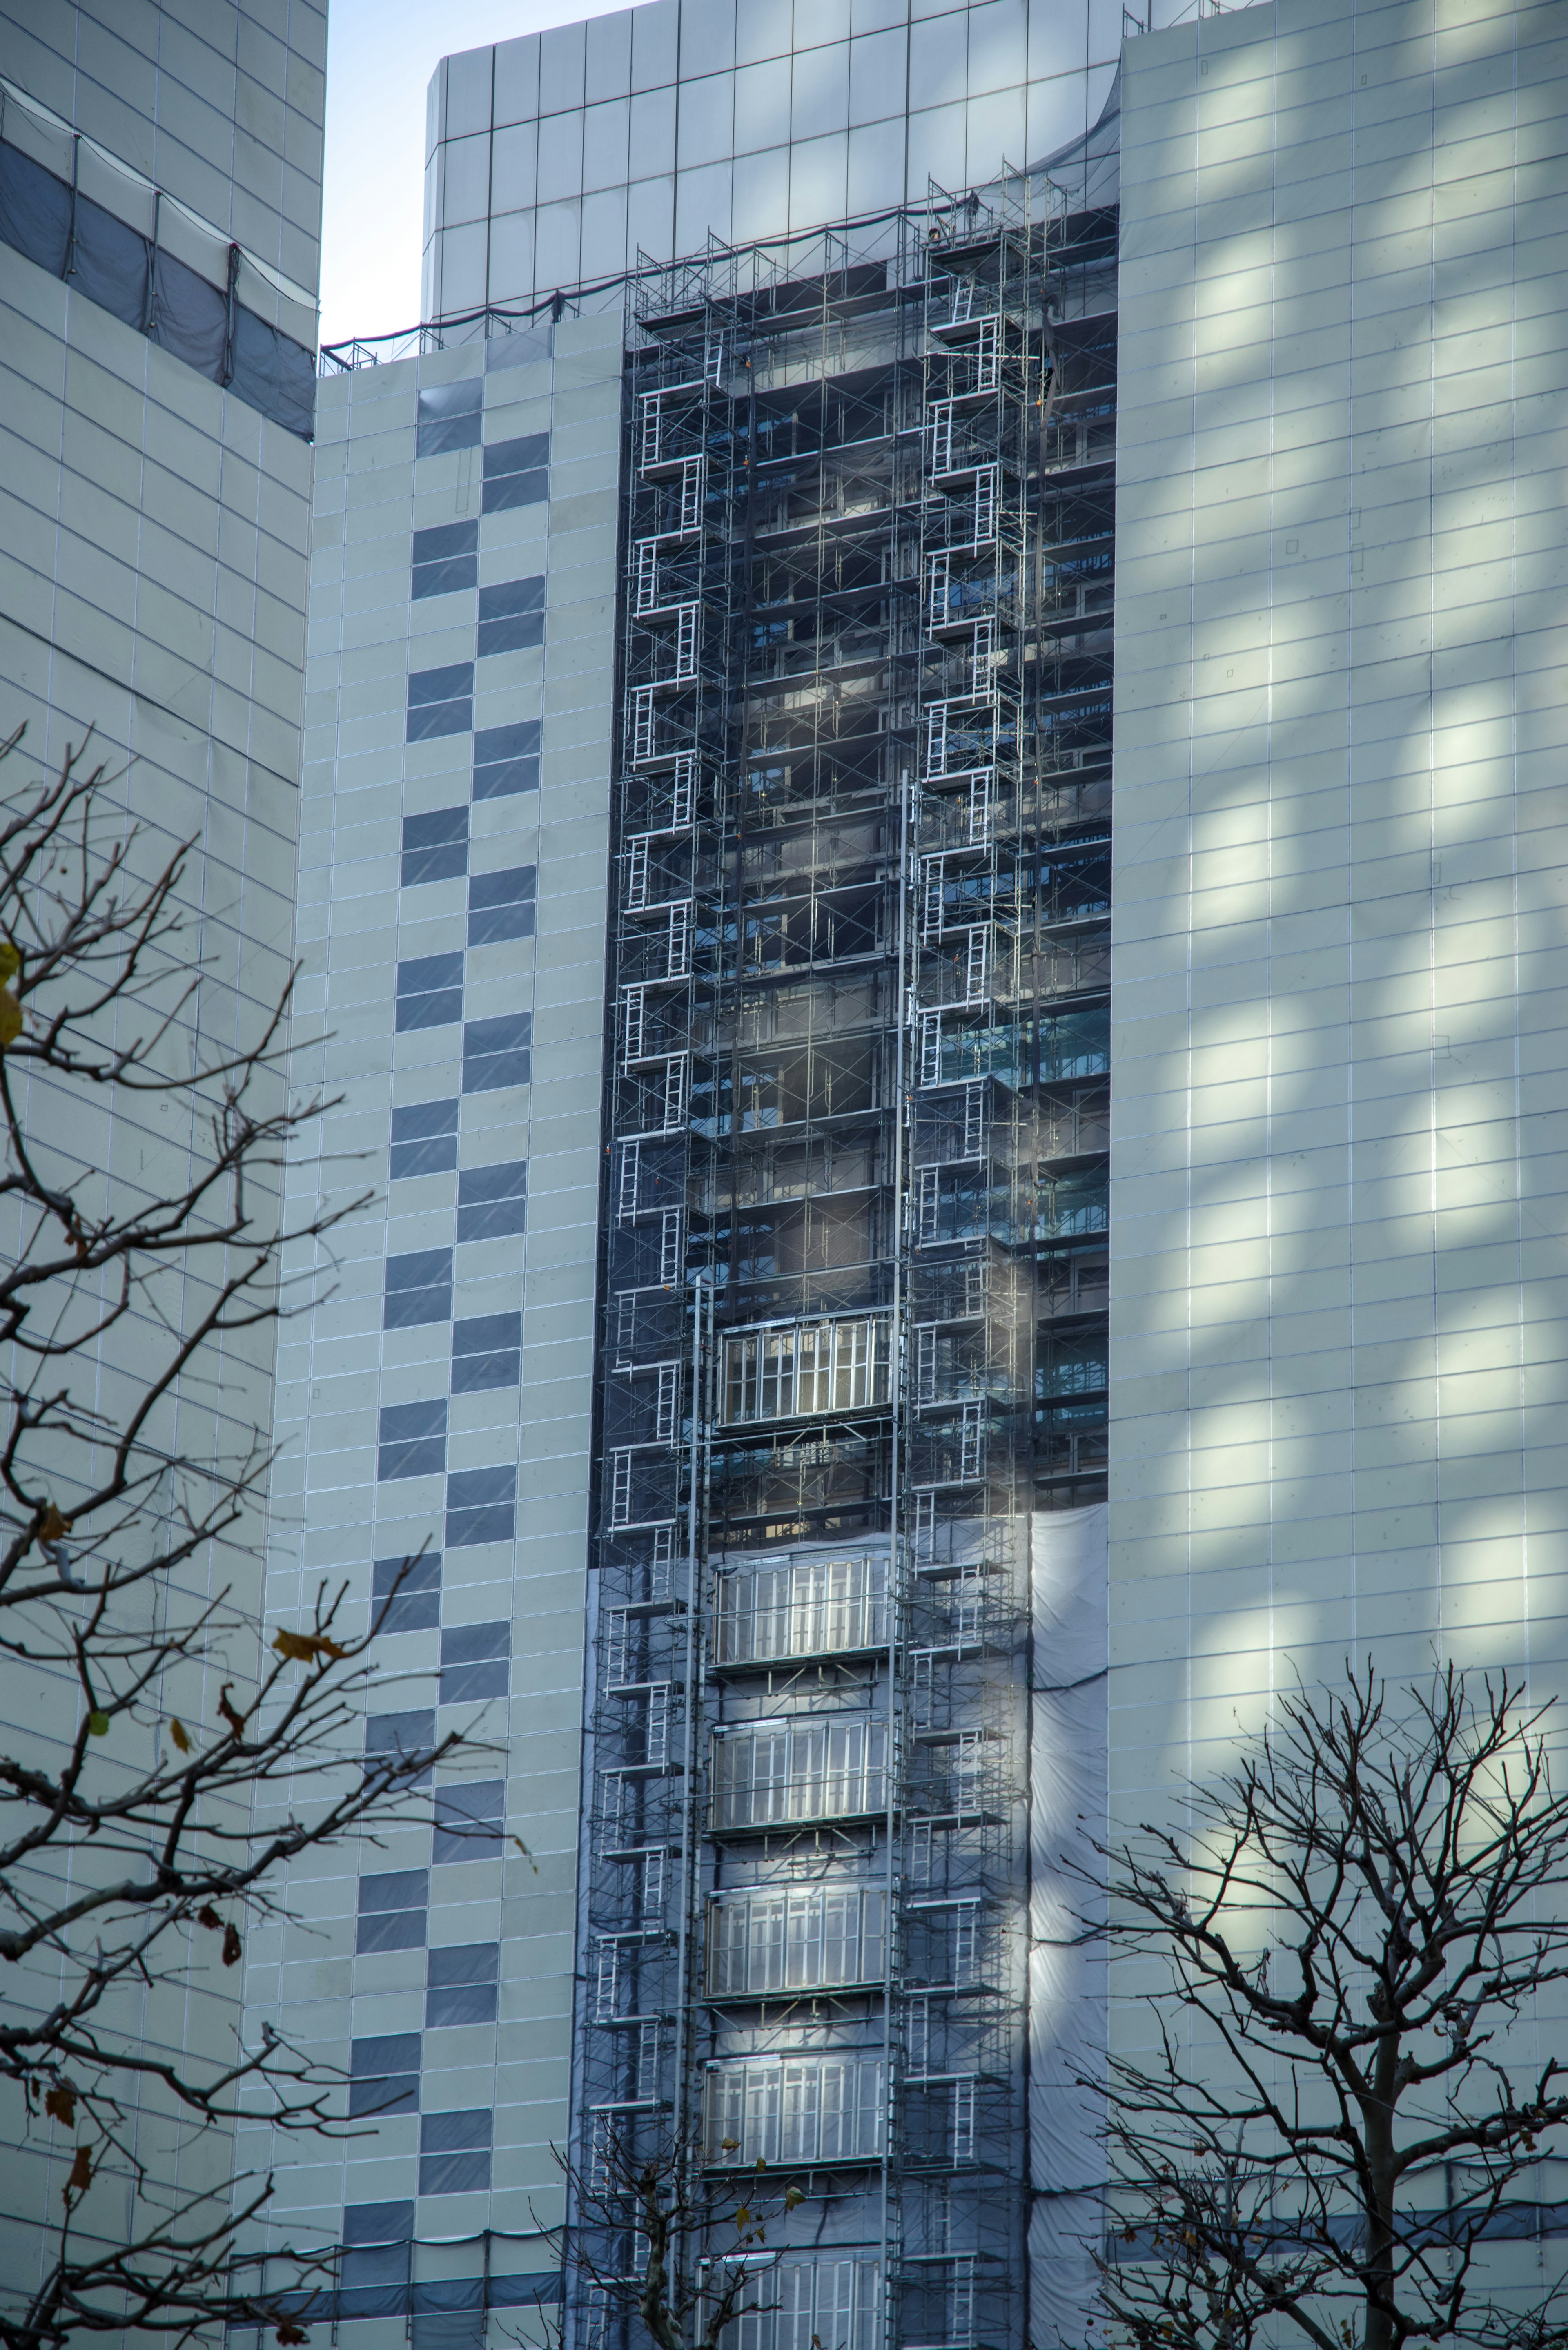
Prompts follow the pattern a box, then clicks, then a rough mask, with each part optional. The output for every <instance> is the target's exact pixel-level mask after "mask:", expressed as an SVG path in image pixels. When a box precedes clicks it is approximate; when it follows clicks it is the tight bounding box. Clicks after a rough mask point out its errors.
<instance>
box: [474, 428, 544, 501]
mask: <svg viewBox="0 0 1568 2350" xmlns="http://www.w3.org/2000/svg"><path fill="white" fill-rule="evenodd" d="M549 468H550V436H549V434H548V433H547V432H524V434H523V435H522V436H521V438H520V439H518V440H515V441H493V442H491V444H490V446H489V448H488V449H487V450H486V451H485V452H484V494H483V502H482V503H483V511H484V512H485V513H486V514H505V513H507V512H508V511H509V510H510V509H511V508H512V507H514V506H535V505H537V504H539V503H540V501H541V499H544V498H547V497H548V496H549V494H550V471H549Z"/></svg>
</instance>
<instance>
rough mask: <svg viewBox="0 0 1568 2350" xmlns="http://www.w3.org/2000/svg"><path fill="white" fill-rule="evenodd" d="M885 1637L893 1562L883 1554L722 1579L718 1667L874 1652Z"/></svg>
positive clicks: (804, 1562)
mask: <svg viewBox="0 0 1568 2350" xmlns="http://www.w3.org/2000/svg"><path fill="white" fill-rule="evenodd" d="M887 1638H888V1562H887V1560H886V1558H884V1557H881V1556H879V1555H872V1556H869V1557H867V1556H861V1557H851V1558H812V1559H797V1560H796V1561H794V1563H793V1564H792V1565H787V1566H759V1567H754V1568H738V1569H735V1570H732V1571H729V1572H726V1573H724V1574H722V1575H720V1577H719V1580H718V1588H717V1591H716V1593H715V1602H714V1623H713V1661H714V1663H715V1664H720V1665H742V1664H753V1663H756V1664H765V1663H770V1662H772V1661H773V1660H774V1659H782V1658H784V1657H815V1656H823V1655H826V1654H830V1653H832V1652H833V1651H834V1650H836V1649H842V1648H880V1647H881V1646H882V1645H883V1643H884V1642H885V1641H886V1639H887Z"/></svg>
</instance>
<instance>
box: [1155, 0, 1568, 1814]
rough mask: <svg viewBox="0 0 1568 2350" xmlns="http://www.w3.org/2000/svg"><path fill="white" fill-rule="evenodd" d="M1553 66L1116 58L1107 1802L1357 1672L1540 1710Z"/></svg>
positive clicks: (1514, 11)
mask: <svg viewBox="0 0 1568 2350" xmlns="http://www.w3.org/2000/svg"><path fill="white" fill-rule="evenodd" d="M1562 36H1563V20H1562V16H1561V12H1560V11H1558V10H1555V9H1552V8H1551V7H1549V6H1544V5H1542V6H1520V7H1512V6H1510V5H1501V0H1441V5H1431V0H1362V5H1350V0H1279V4H1278V5H1277V6H1275V7H1273V8H1272V9H1259V10H1256V11H1254V12H1252V13H1251V14H1248V15H1246V16H1227V17H1223V18H1220V19H1219V20H1210V21H1206V22H1205V23H1203V24H1202V25H1201V26H1187V27H1183V28H1181V29H1179V30H1173V31H1170V32H1167V33H1165V34H1162V35H1159V36H1156V37H1154V38H1151V39H1148V40H1145V41H1138V42H1135V43H1133V44H1131V45H1130V46H1129V48H1128V51H1127V60H1126V66H1125V68H1124V82H1123V91H1124V96H1123V125H1124V152H1123V165H1122V195H1123V265H1122V354H1123V376H1122V392H1121V410H1120V437H1119V457H1118V503H1117V532H1118V541H1117V564H1118V581H1117V590H1118V592H1117V604H1116V879H1115V889H1116V931H1115V950H1114V964H1113V973H1114V980H1113V1008H1114V1014H1115V1030H1114V1047H1113V1069H1114V1080H1113V1103H1114V1122H1115V1124H1114V1132H1115V1139H1114V1143H1113V1153H1112V1162H1111V1168H1112V1209H1111V1231H1112V1281H1113V1290H1112V1316H1111V1340H1112V1361H1111V1458H1112V1482H1111V1496H1112V1498H1111V1505H1110V1507H1111V1521H1110V1523H1111V1608H1112V1636H1111V1637H1112V1644H1113V1648H1112V1654H1113V1663H1114V1675H1113V1684H1112V1711H1111V1721H1112V1763H1111V1772H1112V1777H1111V1810H1112V1816H1113V1818H1116V1816H1117V1815H1118V1814H1122V1815H1130V1816H1132V1817H1134V1818H1137V1817H1147V1816H1150V1814H1149V1812H1148V1810H1147V1805H1149V1804H1155V1805H1157V1806H1158V1804H1160V1802H1161V1801H1162V1800H1163V1799H1164V1797H1165V1796H1166V1795H1167V1794H1168V1790H1169V1788H1170V1786H1171V1783H1172V1774H1173V1773H1180V1772H1182V1771H1184V1770H1186V1769H1188V1768H1190V1769H1192V1770H1193V1771H1194V1772H1196V1773H1208V1772H1209V1771H1210V1770H1211V1769H1212V1768H1213V1767H1214V1765H1215V1763H1216V1762H1217V1760H1218V1759H1219V1757H1220V1754H1221V1753H1222V1752H1223V1750H1224V1749H1225V1747H1226V1745H1227V1742H1229V1741H1231V1739H1232V1738H1233V1737H1234V1736H1235V1734H1236V1733H1237V1731H1238V1730H1242V1731H1246V1730H1251V1729H1252V1728H1254V1727H1255V1726H1256V1725H1257V1724H1258V1723H1259V1722H1260V1721H1262V1719H1263V1718H1264V1716H1265V1715H1266V1712H1267V1710H1268V1707H1269V1703H1270V1698H1271V1694H1272V1691H1274V1690H1277V1689H1279V1688H1281V1687H1282V1686H1288V1685H1289V1684H1290V1682H1291V1679H1292V1676H1293V1674H1294V1673H1295V1672H1297V1671H1299V1672H1300V1673H1301V1674H1302V1675H1303V1677H1305V1678H1306V1679H1309V1680H1310V1679H1314V1678H1315V1677H1317V1676H1319V1675H1329V1674H1334V1673H1335V1672H1337V1671H1338V1670H1339V1669H1340V1668H1341V1665H1342V1662H1343V1659H1345V1657H1346V1656H1347V1655H1348V1656H1349V1657H1351V1658H1352V1659H1355V1660H1356V1661H1358V1662H1365V1660H1366V1659H1367V1658H1369V1657H1371V1658H1375V1659H1376V1662H1377V1664H1378V1666H1379V1667H1380V1668H1382V1669H1385V1670H1386V1671H1387V1672H1388V1673H1390V1674H1394V1675H1417V1674H1420V1673H1422V1672H1424V1671H1425V1670H1427V1669H1428V1668H1429V1667H1430V1665H1431V1664H1432V1662H1433V1661H1434V1659H1437V1658H1448V1657H1451V1658H1453V1659H1456V1660H1457V1661H1458V1662H1459V1663H1461V1664H1466V1665H1469V1664H1480V1665H1487V1666H1501V1665H1507V1666H1508V1667H1509V1668H1511V1669H1513V1670H1520V1669H1528V1671H1529V1672H1530V1674H1531V1676H1532V1690H1533V1692H1534V1693H1536V1694H1538V1695H1540V1696H1542V1697H1545V1696H1547V1695H1548V1694H1550V1693H1551V1692H1552V1690H1555V1689H1559V1688H1561V1686H1562V1684H1563V1669H1564V1651H1565V1647H1568V1640H1565V1627H1564V1622H1563V1602H1564V1595H1565V1590H1568V1586H1565V1584H1564V1579H1563V1577H1564V1567H1565V1565H1568V1556H1565V1542H1564V1525H1565V1523H1568V1494H1565V1492H1564V1484H1565V1479H1564V1466H1565V1461H1568V1455H1565V1454H1564V1452H1563V1442H1562V1433H1561V1428H1562V1396H1563V1367H1562V1366H1563V1357H1564V1354H1565V1352H1568V1344H1565V1341H1568V1331H1565V1329H1564V1313H1565V1309H1568V1290H1565V1288H1564V1285H1563V1277H1564V1273H1565V1271H1568V1263H1565V1259H1564V1252H1563V1239H1562V1232H1563V1213H1564V1200H1563V1191H1564V1179H1563V1160H1562V1157H1561V1151H1562V1147H1563V1127H1562V1118H1563V1061H1564V1032H1563V1012H1562V1004H1563V983H1564V981H1565V980H1568V939H1565V935H1564V917H1563V888H1562V879H1561V875H1562V868H1563V858H1564V851H1565V848H1568V834H1565V832H1564V808H1563V795H1562V772H1563V748H1562V746H1563V738H1564V732H1565V702H1568V691H1565V687H1564V682H1563V675H1564V673H1563V633H1562V629H1563V598H1564V588H1565V587H1568V567H1565V558H1564V556H1563V533H1562V518H1561V474H1562V465H1563V458H1564V455H1565V454H1568V414H1565V412H1564V395H1563V348H1564V343H1565V340H1568V327H1565V326H1564V315H1563V277H1562V276H1561V268H1562V262H1561V242H1560V236H1559V234H1558V231H1559V230H1560V224H1561V207H1562V201H1563V163H1562V161H1561V146H1562V139H1561V123H1562V118H1563V106H1564V101H1565V98H1568V82H1565V79H1564V76H1565V74H1568V46H1565V45H1564V42H1563V37H1562Z"/></svg>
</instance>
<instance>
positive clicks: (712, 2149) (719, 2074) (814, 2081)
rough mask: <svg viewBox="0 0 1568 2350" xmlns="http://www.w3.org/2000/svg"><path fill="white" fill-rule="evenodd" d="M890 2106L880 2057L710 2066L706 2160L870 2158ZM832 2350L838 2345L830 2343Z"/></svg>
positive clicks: (741, 2163)
mask: <svg viewBox="0 0 1568 2350" xmlns="http://www.w3.org/2000/svg"><path fill="white" fill-rule="evenodd" d="M886 2106H887V2088H886V2075H885V2072H884V2068H883V2064H882V2061H881V2059H880V2058H879V2057H867V2056H786V2057H783V2058H779V2057H753V2058H748V2059H747V2060H746V2061H744V2062H743V2063H742V2064H714V2065H711V2067H710V2068H709V2073H708V2078H707V2081H706V2083H705V2085H704V2091H703V2099H702V2122H703V2129H702V2143H703V2152H704V2154H705V2155H706V2157H707V2158H708V2160H709V2161H710V2162H723V2163H726V2164H731V2165H733V2166H734V2167H735V2168H737V2169H747V2170H751V2169H754V2168H756V2166H757V2164H758V2163H759V2162H765V2163H769V2164H774V2163H781V2162H855V2161H867V2160H870V2161H874V2160H875V2159H876V2158H877V2156H878V2155H879V2154H880V2153H881V2151H882V2141H883V2134H884V2115H885V2111H886ZM834 2350H837V2345H835V2346H834Z"/></svg>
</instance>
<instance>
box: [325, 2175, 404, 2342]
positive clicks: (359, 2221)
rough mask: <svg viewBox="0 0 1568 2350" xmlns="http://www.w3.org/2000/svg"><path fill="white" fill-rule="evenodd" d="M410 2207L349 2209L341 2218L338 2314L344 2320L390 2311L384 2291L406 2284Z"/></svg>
mask: <svg viewBox="0 0 1568 2350" xmlns="http://www.w3.org/2000/svg"><path fill="white" fill-rule="evenodd" d="M413 2232H414V2207H413V2204H412V2203H411V2202H407V2203H350V2204H348V2205H347V2206H346V2207H345V2209H344V2212H343V2245H344V2251H343V2259H342V2262H341V2265H340V2266H339V2269H338V2272H337V2281H338V2288H339V2290H338V2301H337V2308H338V2313H339V2314H340V2315H341V2316H343V2317H379V2316H381V2315H383V2314H384V2313H385V2312H386V2310H387V2308H388V2307H389V2297H388V2295H389V2288H391V2289H392V2291H393V2292H395V2293H399V2295H401V2293H402V2292H406V2291H407V2288H408V2282H409V2253H410V2239H411V2237H412V2235H413ZM397 2306H398V2307H399V2308H401V2307H402V2306H403V2302H402V2299H401V2297H399V2299H398V2302H397Z"/></svg>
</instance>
